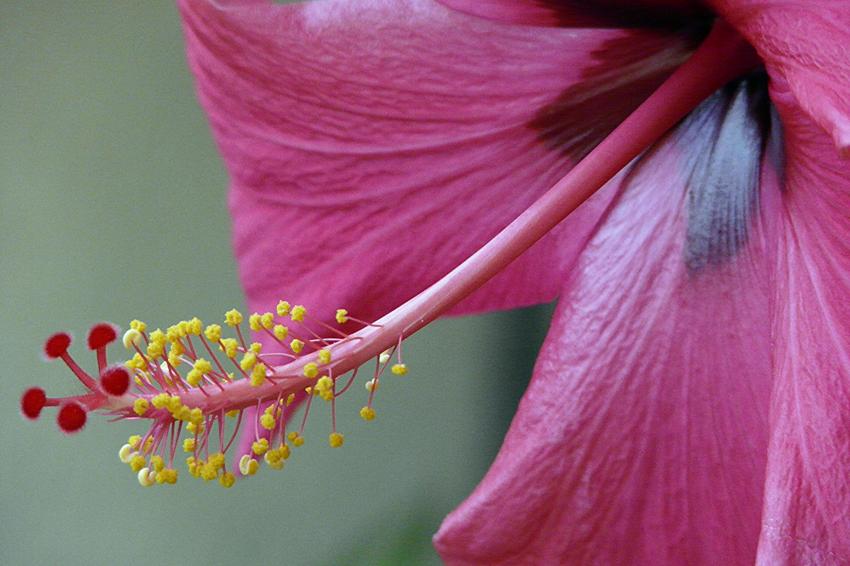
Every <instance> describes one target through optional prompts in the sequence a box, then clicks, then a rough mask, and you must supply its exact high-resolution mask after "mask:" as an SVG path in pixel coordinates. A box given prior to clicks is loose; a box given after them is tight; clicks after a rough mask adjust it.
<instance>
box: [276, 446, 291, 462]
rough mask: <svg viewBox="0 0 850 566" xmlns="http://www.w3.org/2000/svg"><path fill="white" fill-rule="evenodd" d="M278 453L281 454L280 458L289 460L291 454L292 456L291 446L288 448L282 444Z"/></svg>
mask: <svg viewBox="0 0 850 566" xmlns="http://www.w3.org/2000/svg"><path fill="white" fill-rule="evenodd" d="M277 452H278V454H280V457H281V458H283V459H284V460H286V459H287V458H289V454H290V451H289V446H287V445H286V444H281V445H280V446H278V447H277Z"/></svg>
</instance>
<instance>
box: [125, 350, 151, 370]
mask: <svg viewBox="0 0 850 566" xmlns="http://www.w3.org/2000/svg"><path fill="white" fill-rule="evenodd" d="M147 365H148V364H147V362H145V359H144V358H143V357H142V356H141V354H139V353H138V352H136V353H135V354H133V357H132V358H130V359H129V360H127V361H126V362H124V366H125V367H127V368H129V369H145V368H146V367H147Z"/></svg>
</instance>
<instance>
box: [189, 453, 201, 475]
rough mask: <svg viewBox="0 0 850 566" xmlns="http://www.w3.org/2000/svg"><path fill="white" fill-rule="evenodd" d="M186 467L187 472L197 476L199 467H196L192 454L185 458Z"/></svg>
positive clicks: (196, 463)
mask: <svg viewBox="0 0 850 566" xmlns="http://www.w3.org/2000/svg"><path fill="white" fill-rule="evenodd" d="M186 467H187V468H189V473H190V474H192V475H193V476H195V477H198V475H199V473H200V469H199V467H198V462H196V461H195V457H194V456H189V457H188V458H186Z"/></svg>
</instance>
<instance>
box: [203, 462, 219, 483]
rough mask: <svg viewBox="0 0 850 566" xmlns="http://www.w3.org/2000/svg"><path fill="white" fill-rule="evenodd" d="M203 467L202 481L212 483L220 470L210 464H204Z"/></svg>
mask: <svg viewBox="0 0 850 566" xmlns="http://www.w3.org/2000/svg"><path fill="white" fill-rule="evenodd" d="M200 467H201V470H200V471H201V479H202V480H204V481H212V480H214V479H215V478H216V476H218V468H216V467H215V466H213V465H212V464H211V463H210V462H207V463H206V464H203V465H201V466H200Z"/></svg>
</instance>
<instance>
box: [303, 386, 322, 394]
mask: <svg viewBox="0 0 850 566" xmlns="http://www.w3.org/2000/svg"><path fill="white" fill-rule="evenodd" d="M304 393H306V394H307V395H310V394H312V393H313V388H312V387H305V388H304ZM315 394H316V395H318V394H319V390H318V389H316V393H315Z"/></svg>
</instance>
